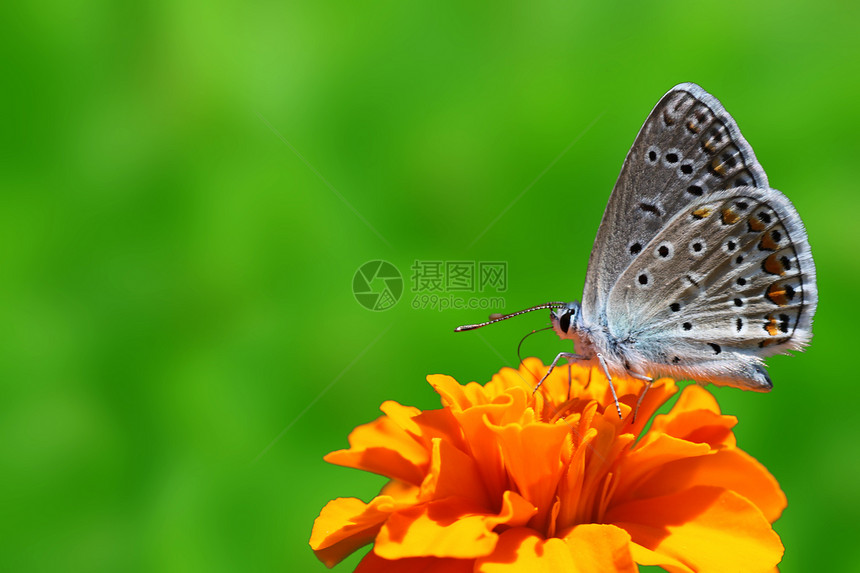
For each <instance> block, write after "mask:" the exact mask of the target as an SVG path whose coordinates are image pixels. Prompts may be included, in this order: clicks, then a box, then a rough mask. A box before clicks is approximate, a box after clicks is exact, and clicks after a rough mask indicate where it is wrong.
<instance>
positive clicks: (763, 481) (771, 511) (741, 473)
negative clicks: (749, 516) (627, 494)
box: [633, 449, 787, 523]
mask: <svg viewBox="0 0 860 573" xmlns="http://www.w3.org/2000/svg"><path fill="white" fill-rule="evenodd" d="M696 485H711V486H717V487H721V488H724V489H728V490H732V491H734V492H737V493H739V494H741V495H742V496H744V497H745V498H747V499H748V500H750V501H751V502H753V503H754V504H755V505H757V506H758V508H759V509H760V510H761V511H762V512H763V513H764V515H765V518H766V519H767V520H768V521H769V522H771V523H773V522H774V521H776V520H777V519H778V518H779V516H780V514H781V513H782V511H783V510H784V509H785V506H786V504H787V501H786V498H785V494H784V493H783V492H782V489H780V487H779V482H777V481H776V478H774V477H773V475H771V473H770V472H769V471H767V469H766V468H765V467H764V466H763V465H761V464H760V463H759V462H758V460H756V459H755V458H753V457H752V456H751V455H749V454H747V453H746V452H744V451H741V450H737V449H731V450H720V451H718V452H714V453H713V454H709V455H707V456H698V457H695V458H686V459H682V460H677V461H674V462H670V463H667V464H665V465H664V466H662V467H660V468H659V469H658V470H657V471H656V472H654V473H653V474H651V475H649V476H648V478H647V479H646V480H645V481H644V482H642V483H641V484H639V485H638V486H637V487H636V491H635V492H634V494H633V496H634V497H635V498H640V499H641V498H647V497H659V496H663V495H668V494H670V493H673V492H678V491H681V490H684V489H688V488H690V487H693V486H696Z"/></svg>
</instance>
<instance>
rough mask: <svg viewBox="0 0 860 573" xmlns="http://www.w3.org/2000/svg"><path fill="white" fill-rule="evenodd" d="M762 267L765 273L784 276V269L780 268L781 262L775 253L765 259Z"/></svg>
mask: <svg viewBox="0 0 860 573" xmlns="http://www.w3.org/2000/svg"><path fill="white" fill-rule="evenodd" d="M762 240H764V239H762ZM762 267H763V268H764V270H765V271H767V272H769V273H770V274H772V275H784V274H785V267H784V266H782V261H780V260H779V259H778V258H777V256H776V253H773V254H772V255H770V256H769V257H768V258H766V259H765V260H764V264H763V265H762Z"/></svg>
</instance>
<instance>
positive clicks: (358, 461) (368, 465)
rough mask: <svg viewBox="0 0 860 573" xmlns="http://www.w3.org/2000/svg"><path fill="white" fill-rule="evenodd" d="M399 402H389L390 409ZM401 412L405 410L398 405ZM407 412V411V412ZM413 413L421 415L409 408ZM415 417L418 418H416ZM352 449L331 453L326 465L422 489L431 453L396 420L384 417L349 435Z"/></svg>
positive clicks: (387, 404)
mask: <svg viewBox="0 0 860 573" xmlns="http://www.w3.org/2000/svg"><path fill="white" fill-rule="evenodd" d="M395 404H396V402H386V404H385V406H386V407H387V408H389V409H392V408H394V406H393V405H395ZM396 406H397V407H399V408H404V407H403V406H400V405H399V404H396ZM404 409H406V408H404ZM407 410H409V411H410V412H419V410H417V409H415V408H408V409H407ZM413 415H414V414H413ZM349 445H350V447H349V449H347V450H338V451H336V452H331V453H330V454H328V455H326V456H325V458H324V459H325V461H327V462H329V463H332V464H337V465H340V466H347V467H352V468H357V469H361V470H365V471H369V472H373V473H375V474H379V475H383V476H386V477H389V478H392V479H397V480H401V481H405V482H408V483H411V484H414V485H420V484H421V480H422V479H423V477H424V471H425V470H424V468H426V466H427V463H428V462H429V461H430V451H429V448H428V447H426V446H425V445H424V444H423V443H422V442H421V441H419V440H416V439H415V438H414V437H413V436H412V435H411V434H410V433H409V432H407V431H406V430H404V429H403V428H402V427H401V426H400V425H398V424H397V423H396V422H395V421H394V420H393V419H392V418H390V417H388V416H381V417H379V418H377V419H376V420H374V421H373V422H370V423H369V424H363V425H361V426H358V427H357V428H356V429H354V430H353V431H352V432H351V433H350V434H349Z"/></svg>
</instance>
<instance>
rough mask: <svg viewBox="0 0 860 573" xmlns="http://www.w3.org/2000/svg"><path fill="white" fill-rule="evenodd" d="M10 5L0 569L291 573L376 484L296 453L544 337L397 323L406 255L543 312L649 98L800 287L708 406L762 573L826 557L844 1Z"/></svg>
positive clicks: (848, 489)
mask: <svg viewBox="0 0 860 573" xmlns="http://www.w3.org/2000/svg"><path fill="white" fill-rule="evenodd" d="M18 4H19V3H15V5H14V6H5V7H4V8H2V11H3V12H4V14H2V18H3V21H4V22H5V25H4V32H5V33H4V39H3V40H2V42H3V43H4V44H5V45H4V47H3V56H2V58H3V60H4V61H3V84H4V88H3V90H2V92H0V98H2V104H3V106H2V110H3V122H2V125H3V127H2V133H3V135H4V137H3V138H2V146H3V148H2V160H0V161H2V194H0V301H1V302H0V384H2V396H0V464H2V466H0V506H2V516H3V517H2V520H0V528H2V532H0V569H2V570H6V571H53V570H66V571H119V570H125V571H135V570H139V571H152V570H158V571H194V570H199V571H235V570H240V569H241V570H257V571H274V570H293V571H296V570H299V571H321V570H324V567H323V566H322V565H321V564H320V563H318V562H317V561H316V559H315V558H314V556H313V554H312V552H311V551H310V549H309V548H308V546H307V541H308V537H309V535H310V531H311V526H312V523H313V520H314V518H315V517H316V516H317V514H318V512H319V510H320V508H321V507H322V506H323V505H324V504H325V503H326V502H327V501H328V500H329V499H332V498H335V497H338V496H358V497H362V498H364V499H369V498H370V497H371V496H372V495H373V494H374V492H375V491H376V490H377V489H378V487H379V486H380V485H381V483H382V480H381V479H380V478H378V477H376V476H370V475H364V474H362V473H361V472H357V471H354V470H350V469H344V468H339V467H335V466H330V465H328V464H326V463H324V462H323V461H322V456H323V455H324V454H325V453H327V452H329V451H331V450H335V449H339V448H342V447H345V445H346V437H347V435H348V433H349V431H350V430H351V429H352V428H354V427H355V426H356V425H358V424H361V423H365V422H368V421H370V420H372V419H374V418H375V417H376V416H377V415H378V414H379V412H378V406H379V405H380V404H381V403H382V402H383V401H385V400H389V399H391V400H397V401H399V402H401V403H404V404H409V405H415V406H418V407H421V408H435V407H438V399H437V397H436V396H435V394H434V393H433V392H432V390H431V389H430V387H429V386H428V385H427V384H426V383H425V382H424V377H425V376H426V375H427V374H431V373H446V374H451V375H453V376H455V377H456V378H458V379H459V380H461V381H469V380H478V381H486V380H488V379H489V377H490V376H491V375H492V373H494V372H496V371H497V370H498V369H499V368H501V367H502V366H504V365H511V364H515V363H516V345H517V343H518V341H519V340H520V338H521V337H522V335H523V334H525V333H526V332H528V331H529V330H531V329H532V328H537V327H540V326H543V325H544V324H545V323H546V315H544V314H543V313H540V314H539V315H530V316H528V317H522V318H519V319H517V320H512V321H508V322H507V323H505V324H503V325H498V326H496V327H494V328H492V329H487V330H484V331H480V332H477V333H469V334H454V333H453V332H452V327H453V326H455V325H457V324H461V323H464V322H475V321H478V320H481V319H483V318H484V317H486V315H487V311H485V310H459V311H454V310H449V311H445V312H439V311H436V310H429V309H418V310H416V309H413V308H412V306H411V301H412V297H413V296H414V294H415V293H414V292H413V291H412V285H411V283H410V274H411V271H410V270H409V269H410V266H411V265H412V263H413V262H414V261H415V260H423V261H457V260H474V261H505V262H506V263H507V265H508V278H509V289H508V291H507V292H506V293H504V297H505V308H506V310H516V309H519V308H522V307H525V306H530V305H533V304H537V303H541V302H545V301H548V300H558V299H562V300H566V299H573V298H579V296H580V293H581V292H582V285H583V279H584V276H585V267H586V262H587V260H588V255H589V252H590V249H591V246H592V241H593V238H594V234H595V232H596V229H597V225H598V222H599V221H600V217H601V214H602V212H603V208H604V206H605V204H606V200H607V198H608V195H609V192H610V190H611V189H612V185H613V183H614V182H615V179H616V177H617V175H618V171H619V169H620V166H621V162H622V160H623V158H624V156H625V154H626V152H627V149H628V148H629V146H630V144H631V143H632V141H633V138H634V136H635V135H636V133H637V131H638V129H639V127H640V126H641V124H642V122H643V120H644V119H645V117H646V114H647V113H648V111H649V110H650V109H651V107H652V106H653V105H654V104H655V103H656V102H657V100H658V99H659V98H660V96H661V95H662V94H663V93H665V92H666V91H667V90H668V89H669V88H670V87H672V86H673V85H675V84H677V83H679V82H682V81H694V82H697V83H699V84H701V85H702V86H703V87H704V88H705V89H706V90H708V91H710V92H711V93H713V94H715V95H716V96H717V97H718V98H719V99H721V100H722V102H723V103H724V104H725V106H726V108H727V109H728V110H729V112H730V113H732V115H733V116H734V117H735V118H736V119H737V120H738V122H739V124H740V126H741V128H742V129H743V132H744V134H745V136H746V137H747V139H748V140H749V141H750V143H751V144H752V145H753V146H754V149H755V150H756V153H757V155H758V158H759V160H760V161H761V163H762V165H763V166H764V167H765V169H766V170H767V172H768V174H769V177H770V181H771V184H772V185H773V186H774V187H776V188H778V189H781V190H783V191H784V192H786V194H787V195H788V196H789V197H790V198H791V200H792V201H793V202H794V204H795V205H796V207H797V209H798V211H799V212H800V213H801V215H802V217H803V219H804V221H805V223H806V226H807V228H808V231H809V236H810V242H811V244H812V248H813V252H814V254H815V258H816V262H817V267H818V276H819V288H820V293H821V302H820V305H819V310H818V315H817V318H816V324H815V339H814V341H813V345H812V346H811V348H810V349H809V351H808V352H806V353H805V354H802V355H799V356H796V357H794V358H787V357H776V358H774V359H771V361H770V371H771V375H772V377H773V380H774V382H775V389H774V391H773V392H772V393H771V394H769V395H758V394H752V393H745V392H741V391H737V390H718V391H717V392H716V393H717V394H718V397H719V400H720V402H721V404H722V407H723V409H724V411H725V412H727V413H731V414H735V415H737V416H738V417H739V418H740V424H739V426H738V428H737V435H738V438H739V442H740V445H741V446H742V447H743V448H744V449H746V450H747V451H749V452H751V453H752V454H753V455H755V456H756V457H757V458H758V459H759V460H761V461H762V462H763V463H764V464H765V465H766V466H767V467H768V468H769V469H770V470H771V471H772V472H773V474H774V475H775V476H776V477H777V478H778V479H779V481H780V483H781V484H782V487H783V489H784V490H785V492H786V494H787V495H788V499H789V506H788V509H787V510H786V512H785V514H784V515H783V517H782V519H781V520H780V521H779V522H778V523H777V526H776V527H777V530H778V532H779V533H780V535H781V536H782V539H783V542H784V543H785V545H786V555H785V559H784V563H783V566H782V570H783V571H784V572H792V571H813V570H815V571H828V570H831V571H838V570H847V569H849V568H851V567H852V566H856V563H857V562H858V561H860V545H858V544H857V543H856V540H855V537H856V531H857V530H856V524H857V520H858V518H860V487H858V483H860V456H858V454H857V452H858V445H857V444H858V415H857V412H858V407H860V386H858V385H857V384H856V378H857V367H856V366H855V365H854V364H853V358H854V357H856V356H857V350H856V346H855V345H856V332H857V324H858V313H857V310H856V309H857V302H856V297H857V293H858V285H860V272H858V256H857V252H858V251H857V247H858V243H860V237H858V213H860V193H858V192H857V185H856V180H857V167H856V166H857V161H858V147H860V146H858V127H860V122H858V111H857V110H858V106H857V101H858V99H860V83H858V82H860V80H858V78H860V76H858V69H860V66H858V64H860V58H858V56H860V49H858V47H860V44H858V39H857V38H858V21H860V14H858V8H857V4H856V3H851V2H821V1H811V0H810V1H807V2H800V3H786V2H776V1H770V2H758V3H748V2H739V1H738V2H724V3H720V4H713V3H702V2H686V1H671V2H655V1H648V2H635V3H634V2H630V3H623V2H602V3H598V2H592V3H582V2H578V3H562V2H552V1H548V2H534V3H493V4H490V3H487V4H467V5H464V4H461V3H459V2H447V3H432V4H431V3H428V4H415V3H408V2H382V3H372V4H370V3H346V2H344V3H331V2H305V3H286V4H283V3H277V2H255V3H245V2H231V1H224V0H222V1H215V2H166V1H165V2H150V3H138V4H134V3H123V2H91V3H86V4H84V3H74V2H72V3H68V2H56V3H55V2H29V3H23V4H21V5H18ZM374 259H385V260H388V261H390V262H392V263H393V264H394V265H395V266H397V267H398V268H399V269H400V270H401V272H402V273H403V274H404V278H405V285H404V286H405V292H404V295H403V298H402V299H401V301H400V302H399V303H398V305H397V306H395V307H394V308H393V309H391V310H388V311H385V312H371V311H368V310H365V309H364V308H362V307H361V306H360V305H359V304H358V303H357V302H356V300H355V299H354V297H353V294H352V292H351V283H352V277H353V274H354V272H355V271H356V269H357V268H358V267H359V266H360V265H362V264H363V263H365V262H366V261H370V260H374ZM524 348H525V350H524V352H525V354H527V355H528V354H533V355H537V356H540V357H542V358H543V359H545V360H549V359H551V358H552V357H553V356H554V355H555V353H556V352H558V351H561V350H569V349H570V347H569V346H568V345H567V344H564V343H562V342H561V341H559V340H558V339H557V338H556V337H555V336H553V335H551V334H548V333H544V334H542V335H538V336H535V337H533V338H530V339H529V340H528V341H527V342H526V343H525V345H524ZM357 561H358V558H357V557H353V558H351V559H350V560H348V561H347V562H345V563H344V564H343V565H341V566H340V567H339V570H342V571H346V570H350V569H351V568H352V567H353V566H354V565H355V564H356V563H357Z"/></svg>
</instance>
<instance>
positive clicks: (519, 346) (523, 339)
mask: <svg viewBox="0 0 860 573" xmlns="http://www.w3.org/2000/svg"><path fill="white" fill-rule="evenodd" d="M551 328H552V326H547V327H546V328H538V329H537V330H532V331H531V332H529V333H528V334H526V335H525V336H523V337H522V338H521V339H520V343H519V344H517V358H519V359H520V364H521V365H523V355H522V354H521V353H520V351H521V350H522V347H523V342H525V341H526V338H528V337H529V336H531V335H532V334H534V333H536V332H541V331H544V330H550V329H551ZM526 370H528V372H529V373H530V374H531V375H532V376H534V377H535V378H537V377H538V375H537V374H535V373H534V372H532V371H531V370H529V367H528V366H526Z"/></svg>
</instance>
